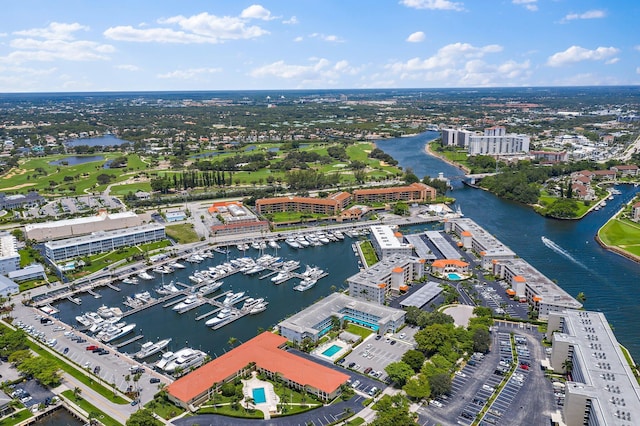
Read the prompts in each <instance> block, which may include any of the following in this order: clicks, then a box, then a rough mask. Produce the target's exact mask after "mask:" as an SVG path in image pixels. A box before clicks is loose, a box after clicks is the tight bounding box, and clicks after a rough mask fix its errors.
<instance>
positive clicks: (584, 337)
mask: <svg viewBox="0 0 640 426" xmlns="http://www.w3.org/2000/svg"><path fill="white" fill-rule="evenodd" d="M547 339H549V340H551V342H552V351H551V367H552V368H553V370H554V371H555V372H558V373H564V372H565V370H569V375H570V380H569V381H568V382H567V383H566V386H565V400H564V406H563V407H562V416H563V420H564V423H565V424H566V425H567V426H578V425H634V424H638V423H640V386H638V381H637V380H636V378H635V376H634V374H633V372H632V370H631V368H630V366H629V363H628V361H627V360H626V358H625V356H624V354H623V353H622V350H621V349H620V344H619V343H618V341H617V340H616V337H615V335H614V334H613V331H612V330H611V327H610V326H609V323H608V322H607V319H606V318H605V316H604V314H602V313H601V312H591V311H579V310H574V309H567V310H565V311H563V312H554V313H552V314H551V315H549V321H548V327H547Z"/></svg>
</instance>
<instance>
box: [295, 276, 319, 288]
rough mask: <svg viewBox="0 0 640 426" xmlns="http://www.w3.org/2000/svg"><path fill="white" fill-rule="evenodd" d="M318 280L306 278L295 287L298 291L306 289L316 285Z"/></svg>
mask: <svg viewBox="0 0 640 426" xmlns="http://www.w3.org/2000/svg"><path fill="white" fill-rule="evenodd" d="M317 282H318V280H316V279H314V278H305V279H304V280H302V281H300V284H298V285H297V286H295V287H294V288H293V289H294V290H296V291H306V290H309V289H310V288H311V287H313V286H314V285H316V283H317Z"/></svg>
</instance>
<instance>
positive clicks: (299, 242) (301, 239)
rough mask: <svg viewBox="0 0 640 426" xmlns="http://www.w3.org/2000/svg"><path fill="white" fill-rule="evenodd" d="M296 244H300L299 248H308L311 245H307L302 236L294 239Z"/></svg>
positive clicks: (307, 242)
mask: <svg viewBox="0 0 640 426" xmlns="http://www.w3.org/2000/svg"><path fill="white" fill-rule="evenodd" d="M296 242H297V243H298V244H300V247H309V246H310V245H311V243H309V241H308V240H307V239H306V238H305V237H303V236H299V237H298V238H296Z"/></svg>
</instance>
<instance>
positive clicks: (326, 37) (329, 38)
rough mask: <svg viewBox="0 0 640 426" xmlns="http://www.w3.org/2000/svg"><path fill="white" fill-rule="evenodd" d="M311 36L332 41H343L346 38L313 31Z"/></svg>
mask: <svg viewBox="0 0 640 426" xmlns="http://www.w3.org/2000/svg"><path fill="white" fill-rule="evenodd" d="M309 37H311V38H319V39H320V40H324V41H328V42H331V43H343V42H344V40H342V39H341V38H340V37H338V36H337V35H332V34H329V35H327V34H321V33H313V34H311V35H309Z"/></svg>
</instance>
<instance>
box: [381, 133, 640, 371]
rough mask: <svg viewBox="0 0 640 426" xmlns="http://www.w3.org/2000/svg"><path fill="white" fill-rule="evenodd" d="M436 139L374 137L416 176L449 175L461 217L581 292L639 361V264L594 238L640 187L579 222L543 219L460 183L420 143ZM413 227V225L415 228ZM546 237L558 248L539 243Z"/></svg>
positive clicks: (430, 136)
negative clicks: (473, 222) (466, 218)
mask: <svg viewBox="0 0 640 426" xmlns="http://www.w3.org/2000/svg"><path fill="white" fill-rule="evenodd" d="M436 137H438V133H437V132H427V133H423V134H420V135H417V136H414V137H408V138H397V139H389V140H384V141H378V142H377V143H376V145H377V146H378V147H379V148H380V149H382V150H383V151H385V152H387V153H388V154H390V155H391V156H393V157H394V158H395V159H397V160H398V161H399V163H400V165H401V166H402V167H403V168H405V169H406V168H408V167H411V168H412V169H413V171H414V173H415V174H416V175H418V176H419V177H420V178H422V177H423V176H425V175H429V176H431V177H435V176H437V174H438V172H443V173H444V175H445V176H446V177H450V178H453V179H452V185H453V186H454V190H453V191H450V192H449V193H448V195H449V196H451V197H454V198H455V199H456V203H455V204H454V207H456V206H460V208H461V209H462V212H463V213H464V215H465V216H467V217H470V218H472V219H473V220H475V221H476V222H477V223H478V224H479V225H480V226H482V227H483V228H485V229H486V230H487V231H488V232H489V233H491V234H492V235H495V236H496V238H498V239H499V240H500V241H502V242H503V243H505V244H506V245H508V246H509V247H510V248H511V249H512V250H514V251H515V252H516V253H517V254H518V256H520V257H522V258H523V259H525V260H526V261H527V262H529V263H530V264H532V265H533V266H534V267H535V268H536V269H538V270H539V271H541V272H542V273H543V274H545V275H546V276H547V277H549V278H550V279H553V280H557V282H558V284H559V285H560V286H561V287H562V288H563V289H564V290H565V291H567V292H568V293H569V294H571V295H572V296H574V297H575V296H576V295H577V294H578V293H579V292H584V293H585V295H586V297H587V300H586V302H585V304H584V306H585V309H588V310H593V311H601V312H603V313H604V314H605V315H606V316H607V320H608V321H609V323H610V324H611V325H612V327H613V328H614V332H615V335H616V338H617V339H618V341H620V343H622V344H623V345H625V346H626V347H627V348H628V349H629V351H630V352H631V354H632V356H633V357H634V359H636V360H640V339H639V337H640V333H639V332H638V328H637V324H640V300H639V299H638V298H637V297H635V292H636V288H637V285H638V278H639V277H640V264H638V263H636V262H632V261H630V260H627V259H626V258H624V257H621V256H619V255H616V254H614V253H611V252H609V251H607V250H605V249H603V248H602V247H600V245H599V244H598V243H597V242H596V241H595V240H594V236H595V235H596V233H597V231H598V229H599V228H600V227H601V226H602V225H603V224H604V223H605V222H606V221H607V220H608V219H609V218H610V217H611V216H613V215H614V214H615V213H616V212H617V211H618V210H619V209H620V208H621V207H622V205H623V204H624V203H626V202H627V201H629V200H631V199H632V198H633V196H634V195H635V193H636V192H637V191H638V188H634V187H633V186H632V185H618V186H617V187H616V188H617V189H619V190H620V191H622V194H621V195H616V196H615V198H614V200H612V201H608V202H607V206H606V207H604V208H602V209H601V210H600V211H597V212H592V213H590V214H588V215H587V216H586V217H585V218H583V219H581V220H578V221H570V220H555V219H547V218H544V217H542V216H540V215H538V214H537V213H535V212H534V211H533V209H531V208H530V207H528V206H525V205H522V204H518V203H514V202H510V201H506V200H501V199H500V198H498V197H496V196H494V195H493V194H491V193H489V192H487V191H482V190H479V189H473V188H469V187H466V186H463V185H462V183H461V176H462V175H463V172H462V171H461V170H460V169H458V168H456V167H453V166H451V165H449V164H447V163H445V162H444V161H442V160H440V159H438V158H436V157H433V156H431V155H428V154H426V153H425V151H424V146H425V144H426V143H427V141H429V140H433V139H434V138H436ZM416 229H417V228H416ZM543 236H544V237H547V238H549V239H550V240H551V241H553V242H554V243H555V245H556V246H557V247H558V248H560V249H561V250H558V249H555V250H554V249H552V248H549V247H547V246H545V245H544V244H543V243H542V240H541V238H542V237H543Z"/></svg>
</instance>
